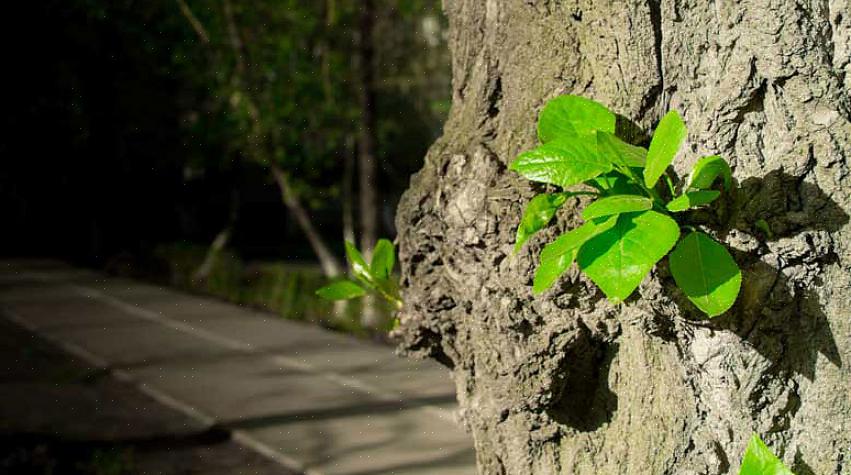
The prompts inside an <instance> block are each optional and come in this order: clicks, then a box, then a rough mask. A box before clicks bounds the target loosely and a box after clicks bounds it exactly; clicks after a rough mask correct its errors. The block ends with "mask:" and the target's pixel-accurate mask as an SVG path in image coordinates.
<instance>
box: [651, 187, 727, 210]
mask: <svg viewBox="0 0 851 475" xmlns="http://www.w3.org/2000/svg"><path fill="white" fill-rule="evenodd" d="M719 196H721V192H720V191H718V190H698V191H687V192H686V193H685V194H683V195H680V196H678V197H676V198H674V199H672V200H671V201H669V202H668V204H667V205H665V207H666V208H668V211H671V212H673V213H678V212H680V211H685V210H687V209H690V208H696V207H698V206H702V205H705V204H709V203H712V202H713V201H715V200H716V199H718V197H719Z"/></svg>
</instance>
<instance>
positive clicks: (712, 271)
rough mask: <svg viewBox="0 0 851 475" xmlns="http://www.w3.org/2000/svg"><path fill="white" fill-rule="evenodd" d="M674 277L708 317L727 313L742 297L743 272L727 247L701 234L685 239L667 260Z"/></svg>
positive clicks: (693, 234) (691, 235)
mask: <svg viewBox="0 0 851 475" xmlns="http://www.w3.org/2000/svg"><path fill="white" fill-rule="evenodd" d="M668 264H669V265H670V268H671V275H673V276H674V280H675V281H676V282H677V285H678V286H679V287H680V288H681V289H683V292H685V294H686V296H687V297H688V299H689V300H691V301H692V303H694V304H695V305H696V306H697V308H699V309H700V310H702V311H703V312H704V313H705V314H706V315H708V316H710V317H714V316H716V315H720V314H722V313H724V312H726V311H727V310H728V309H729V308H730V307H732V306H733V303H735V302H736V297H737V296H738V295H739V289H740V288H741V286H742V271H741V270H739V266H738V265H736V261H734V260H733V256H731V255H730V253H729V252H727V248H725V247H724V246H722V245H721V244H719V243H717V242H716V241H715V240H714V239H712V238H711V237H709V236H707V235H706V234H703V233H700V232H692V233H691V234H689V235H688V236H686V237H684V238H683V240H682V241H680V243H679V244H677V247H676V248H675V249H674V251H673V252H672V253H671V256H670V257H669V258H668Z"/></svg>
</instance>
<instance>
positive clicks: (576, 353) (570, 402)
mask: <svg viewBox="0 0 851 475" xmlns="http://www.w3.org/2000/svg"><path fill="white" fill-rule="evenodd" d="M617 352H618V345H617V344H615V343H606V342H602V341H598V340H595V339H593V338H592V337H591V336H590V332H584V333H583V337H582V338H581V340H580V341H579V342H577V344H576V345H575V346H573V347H572V348H571V350H570V351H569V352H568V354H566V355H565V356H564V363H563V364H562V370H561V371H560V372H559V373H560V377H561V381H560V383H561V385H562V388H561V393H560V394H559V396H558V398H557V399H556V400H555V401H554V403H553V404H552V405H551V406H550V407H549V408H548V409H547V414H549V416H550V417H552V418H553V419H554V420H555V421H556V422H558V423H560V424H564V425H567V426H569V427H571V428H573V429H576V430H577V431H579V432H592V431H594V430H597V429H599V428H600V427H602V426H603V424H606V423H608V422H610V421H611V420H612V417H613V415H614V413H615V411H616V410H617V408H618V397H617V394H615V393H614V392H612V390H611V389H610V388H609V369H610V367H611V364H612V360H613V359H614V357H615V355H617Z"/></svg>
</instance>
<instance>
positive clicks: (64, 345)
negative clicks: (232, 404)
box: [0, 307, 324, 475]
mask: <svg viewBox="0 0 851 475" xmlns="http://www.w3.org/2000/svg"><path fill="white" fill-rule="evenodd" d="M0 314H2V315H3V316H4V317H5V318H6V319H7V320H9V321H10V322H12V323H14V324H16V325H18V326H20V327H22V328H24V329H26V330H27V331H30V332H32V333H34V334H37V335H39V337H40V338H43V339H44V340H45V341H47V342H49V343H50V344H52V345H54V346H56V347H58V348H60V349H61V350H63V351H65V352H67V353H70V354H71V355H73V356H75V357H77V358H79V359H80V360H82V361H84V362H86V363H87V364H89V365H92V366H94V367H95V368H97V369H103V370H106V371H107V372H108V373H109V374H110V375H112V377H114V378H115V379H116V380H117V381H120V382H122V383H125V384H130V385H132V386H134V387H135V388H136V389H138V390H139V391H140V392H141V393H143V394H145V395H147V396H148V397H150V398H151V399H153V400H154V401H156V402H157V403H159V404H162V405H163V406H166V407H168V408H171V409H173V410H175V411H177V412H179V413H181V414H183V415H185V416H187V417H189V418H190V419H194V420H195V421H196V422H199V423H200V424H201V425H204V426H212V425H215V424H216V423H217V421H216V419H215V418H214V417H212V416H210V415H208V414H206V413H204V412H203V411H201V410H200V409H197V408H195V407H192V406H190V405H188V404H186V403H184V402H182V401H180V400H178V399H176V398H174V397H172V396H170V395H169V394H167V393H165V392H163V391H160V390H159V389H156V388H155V387H153V386H150V385H148V384H146V383H144V382H142V381H140V380H139V379H137V378H135V377H134V376H133V375H131V374H130V373H128V372H127V371H125V370H122V369H114V368H110V366H109V363H108V362H107V361H106V360H104V359H103V358H101V357H100V356H97V355H96V354H94V353H92V352H90V351H88V350H86V349H85V348H83V347H81V346H79V345H77V344H76V343H70V342H66V341H62V340H60V339H59V338H57V337H53V336H50V335H45V334H43V333H40V332H39V331H38V328H37V327H36V326H35V325H33V324H31V323H30V322H29V321H27V320H26V319H25V318H23V317H21V316H20V315H18V314H17V313H15V312H13V311H11V310H9V309H8V308H3V307H0ZM225 428H226V429H228V430H229V431H230V434H231V439H232V440H233V441H234V442H236V443H237V444H239V445H242V446H244V447H247V448H248V449H250V450H253V451H255V452H257V453H258V454H260V455H261V456H263V457H266V458H268V459H270V460H272V461H274V462H275V463H278V464H280V465H282V466H284V467H287V468H289V469H291V470H297V471H299V472H302V473H303V474H304V475H324V473H323V472H320V471H318V470H314V469H308V468H307V467H305V466H304V464H303V463H301V462H299V461H298V460H296V459H294V458H292V457H289V456H287V455H286V454H283V453H281V452H280V451H278V450H276V449H275V448H273V447H270V446H269V445H267V444H265V443H263V442H261V441H259V440H257V439H255V438H254V437H252V436H251V435H250V434H248V433H247V432H245V431H244V430H242V429H230V428H228V427H227V426H225Z"/></svg>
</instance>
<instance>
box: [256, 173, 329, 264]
mask: <svg viewBox="0 0 851 475" xmlns="http://www.w3.org/2000/svg"><path fill="white" fill-rule="evenodd" d="M270 168H271V169H272V176H274V177H275V182H276V183H277V184H278V188H279V189H280V190H281V199H282V200H283V202H284V205H285V206H286V207H287V210H288V211H289V212H290V215H291V216H292V217H293V218H295V220H296V222H297V223H298V226H299V227H300V228H301V231H302V232H303V233H304V237H306V238H307V242H308V243H310V247H311V248H313V252H314V254H316V257H317V258H318V259H319V265H320V266H322V272H323V273H325V276H326V277H337V276H338V275H340V274H342V272H343V270H342V269H341V268H340V264H339V263H338V262H337V258H336V257H334V254H332V253H331V251H330V250H329V249H328V247H327V246H326V245H325V240H324V239H322V236H321V235H320V234H319V232H318V231H317V230H316V228H315V227H314V226H313V222H312V221H311V220H310V216H308V214H307V211H306V210H305V209H304V207H302V205H301V202H300V201H299V199H298V196H296V194H295V193H294V192H293V190H292V187H291V186H290V182H289V177H287V174H286V172H285V171H284V170H283V169H281V167H279V166H277V165H275V164H274V163H273V164H272V165H270Z"/></svg>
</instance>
